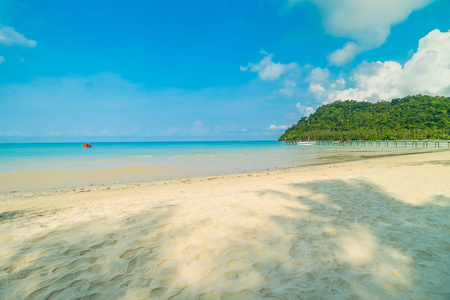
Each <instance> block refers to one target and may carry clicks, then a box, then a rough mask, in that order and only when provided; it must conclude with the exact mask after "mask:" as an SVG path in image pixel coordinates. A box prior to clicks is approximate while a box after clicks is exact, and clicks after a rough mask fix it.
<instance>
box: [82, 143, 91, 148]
mask: <svg viewBox="0 0 450 300" xmlns="http://www.w3.org/2000/svg"><path fill="white" fill-rule="evenodd" d="M83 148H92V145H91V144H89V143H84V144H83Z"/></svg>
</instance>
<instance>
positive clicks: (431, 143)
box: [283, 140, 450, 148]
mask: <svg viewBox="0 0 450 300" xmlns="http://www.w3.org/2000/svg"><path fill="white" fill-rule="evenodd" d="M297 142H299V141H297V140H285V141H283V143H284V144H285V145H297ZM314 142H315V145H317V146H344V147H358V146H362V147H397V148H398V147H402V148H408V147H409V148H417V147H423V148H428V147H434V148H450V141H449V140H349V141H332V140H324V141H314Z"/></svg>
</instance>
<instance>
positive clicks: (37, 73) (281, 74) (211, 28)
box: [0, 0, 450, 142]
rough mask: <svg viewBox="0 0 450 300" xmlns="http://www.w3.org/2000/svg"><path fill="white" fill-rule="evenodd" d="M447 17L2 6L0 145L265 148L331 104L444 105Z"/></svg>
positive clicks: (425, 4) (449, 69)
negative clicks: (415, 101)
mask: <svg viewBox="0 0 450 300" xmlns="http://www.w3.org/2000/svg"><path fill="white" fill-rule="evenodd" d="M143 2H145V3H143ZM448 12H450V2H449V1H447V0H434V1H433V0H396V1H392V0H391V1H387V0H366V1H361V0H342V1H339V2H338V1H335V2H330V1H325V0H258V1H237V0H236V1H235V0H223V1H206V0H205V1H126V2H125V1H114V0H109V1H45V0H42V1H10V0H5V1H2V2H1V3H0V142H37V141H38V142H49V141H51V142H59V141H92V142H93V141H182V140H275V139H277V138H278V137H279V135H280V134H281V133H283V132H284V130H285V128H286V127H287V126H290V125H292V124H294V123H296V122H297V121H298V120H299V119H300V117H302V116H305V115H306V116H307V115H309V114H310V113H311V112H313V111H314V110H315V109H316V108H317V107H318V106H320V105H322V104H324V103H330V102H332V101H335V100H337V99H356V100H366V101H372V102H375V101H379V100H390V99H392V98H395V97H403V96H406V95H409V94H418V93H422V94H432V95H444V96H449V95H450V32H449V29H450V22H449V21H448Z"/></svg>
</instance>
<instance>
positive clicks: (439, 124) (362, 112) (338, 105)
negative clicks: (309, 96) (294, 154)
mask: <svg viewBox="0 0 450 300" xmlns="http://www.w3.org/2000/svg"><path fill="white" fill-rule="evenodd" d="M449 112H450V98H448V97H447V98H446V97H432V96H426V95H416V96H407V97H405V98H401V99H393V100H392V101H381V102H377V103H370V102H361V101H354V100H347V101H336V102H333V103H331V104H326V105H322V106H321V107H319V108H318V109H317V110H316V112H314V113H313V114H311V115H310V116H309V117H303V118H301V119H300V120H299V121H298V123H297V124H295V125H293V126H292V127H290V128H288V129H287V130H286V132H285V133H284V134H283V135H282V136H281V137H280V140H285V139H286V140H306V139H311V140H385V139H387V140H391V139H449V136H450V114H449Z"/></svg>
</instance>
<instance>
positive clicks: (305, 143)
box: [297, 141, 316, 146]
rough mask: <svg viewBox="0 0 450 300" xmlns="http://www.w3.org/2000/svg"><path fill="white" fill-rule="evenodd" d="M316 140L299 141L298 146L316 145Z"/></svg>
mask: <svg viewBox="0 0 450 300" xmlns="http://www.w3.org/2000/svg"><path fill="white" fill-rule="evenodd" d="M315 144H316V142H314V141H305V142H303V141H301V142H297V146H311V145H315Z"/></svg>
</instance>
